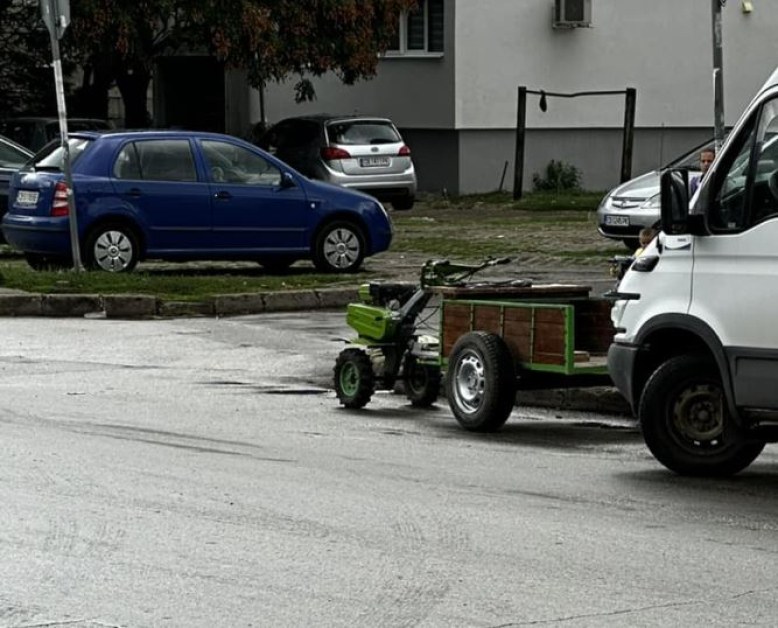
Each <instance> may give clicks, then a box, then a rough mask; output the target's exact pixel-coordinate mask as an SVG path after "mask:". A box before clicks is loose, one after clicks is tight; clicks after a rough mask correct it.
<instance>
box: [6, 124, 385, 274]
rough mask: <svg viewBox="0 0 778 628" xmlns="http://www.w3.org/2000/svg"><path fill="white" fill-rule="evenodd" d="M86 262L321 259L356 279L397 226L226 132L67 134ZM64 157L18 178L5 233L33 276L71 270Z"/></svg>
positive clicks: (374, 204)
mask: <svg viewBox="0 0 778 628" xmlns="http://www.w3.org/2000/svg"><path fill="white" fill-rule="evenodd" d="M68 141H69V152H70V155H71V163H72V172H73V187H74V197H75V205H76V215H77V226H78V235H79V242H80V247H81V254H82V257H83V261H84V263H85V265H86V266H87V267H88V268H92V269H100V270H105V271H110V272H126V271H130V270H132V269H133V268H134V267H135V265H136V264H137V263H138V261H139V260H143V259H147V258H154V259H164V260H171V261H172V260H205V259H209V260H214V259H215V260H254V261H257V262H259V263H261V264H262V265H263V266H265V267H266V268H269V269H282V268H285V267H287V266H289V265H290V264H292V263H293V262H294V261H296V260H299V259H312V260H313V262H314V264H315V265H316V267H317V268H318V269H319V270H321V271H325V272H353V271H356V270H357V269H358V268H359V267H360V264H361V263H362V260H363V259H364V257H365V256H367V255H373V254H374V253H378V252H380V251H384V250H386V249H387V248H388V247H389V244H390V242H391V239H392V224H391V221H390V219H389V215H388V214H387V212H386V210H385V209H384V207H383V206H382V205H381V203H380V202H378V201H377V200H376V199H374V198H372V197H370V196H368V195H366V194H362V193H360V192H356V191H352V190H348V189H345V188H342V187H338V186H333V185H329V184H326V183H322V182H318V181H311V180H309V179H307V178H306V177H304V176H302V175H301V174H300V173H298V172H296V171H295V170H294V169H292V168H291V167H289V166H288V165H286V164H285V163H283V162H282V161H280V160H278V159H276V158H275V157H273V156H272V155H269V154H268V153H266V152H264V151H262V150H261V149H259V148H257V147H256V146H253V145H252V144H249V143H248V142H245V141H243V140H240V139H238V138H235V137H230V136H227V135H219V134H215V133H200V132H188V131H125V132H112V133H98V132H89V131H84V132H81V133H73V134H71V136H70V138H69V140H68ZM63 153H64V151H63V149H62V147H61V146H60V145H59V143H57V142H53V143H51V144H49V145H48V146H47V147H46V148H44V150H42V151H41V152H39V153H38V154H37V155H35V157H34V158H33V159H32V160H31V161H29V162H28V163H27V164H26V166H25V167H24V168H23V169H22V170H20V171H19V172H17V173H16V174H15V175H14V178H13V180H12V182H11V188H10V195H9V208H8V213H7V214H6V216H5V218H4V219H3V222H2V229H3V232H4V233H5V237H6V238H7V240H8V242H9V244H11V245H12V246H13V247H15V248H17V249H19V250H21V251H23V252H24V254H25V256H26V258H27V261H28V262H29V264H30V265H31V266H32V267H33V268H45V267H49V266H51V265H55V266H56V265H70V263H71V253H70V251H71V245H70V238H69V219H68V201H67V186H66V184H65V181H64V178H63V174H62V171H61V168H62V165H63Z"/></svg>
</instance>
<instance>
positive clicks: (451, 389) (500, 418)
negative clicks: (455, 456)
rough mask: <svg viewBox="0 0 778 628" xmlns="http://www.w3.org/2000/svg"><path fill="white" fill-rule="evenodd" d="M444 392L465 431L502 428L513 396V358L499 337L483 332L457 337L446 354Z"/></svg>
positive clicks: (512, 401) (514, 385) (514, 396)
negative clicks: (447, 360) (446, 365)
mask: <svg viewBox="0 0 778 628" xmlns="http://www.w3.org/2000/svg"><path fill="white" fill-rule="evenodd" d="M446 394H447V396H448V403H449V406H450V407H451V411H452V412H453V413H454V416H455V417H456V420H457V421H459V424H460V425H461V426H462V427H464V428H465V429H466V430H470V431H472V432H491V431H495V430H498V429H499V428H500V427H502V425H503V424H504V423H505V421H507V420H508V417H509V416H510V414H511V410H512V409H513V405H514V402H515V399H516V375H515V371H514V368H513V359H512V358H511V354H510V351H508V347H507V346H506V345H505V342H503V340H502V338H500V337H499V336H497V335H496V334H491V333H487V332H483V331H472V332H470V333H467V334H465V335H464V336H462V337H460V338H459V340H457V341H456V343H455V344H454V347H453V349H452V350H451V355H450V356H449V363H448V373H447V375H446Z"/></svg>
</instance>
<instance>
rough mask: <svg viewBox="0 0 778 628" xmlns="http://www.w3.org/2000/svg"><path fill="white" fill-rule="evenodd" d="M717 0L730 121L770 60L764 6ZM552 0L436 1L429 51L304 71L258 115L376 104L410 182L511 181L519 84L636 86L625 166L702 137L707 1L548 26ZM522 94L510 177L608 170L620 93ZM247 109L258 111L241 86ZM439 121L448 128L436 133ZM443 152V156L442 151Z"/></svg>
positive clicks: (601, 185) (597, 14)
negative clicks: (312, 77)
mask: <svg viewBox="0 0 778 628" xmlns="http://www.w3.org/2000/svg"><path fill="white" fill-rule="evenodd" d="M753 5H754V10H753V12H752V13H749V14H745V13H743V12H742V10H741V2H740V1H737V0H731V1H730V2H728V3H727V4H726V6H725V7H724V8H723V44H724V46H723V47H724V87H725V97H724V104H725V122H726V124H727V125H728V126H731V125H733V124H734V123H735V122H736V120H737V118H738V117H739V115H740V112H741V111H742V109H743V108H744V107H745V106H746V104H747V103H748V101H749V100H750V98H751V97H752V95H753V94H754V92H755V91H756V90H757V89H758V87H759V86H760V85H761V84H762V83H763V81H764V80H765V79H766V78H767V76H768V75H769V74H770V72H771V71H772V69H773V68H774V66H775V64H776V63H778V40H776V39H775V37H774V35H775V33H776V32H778V8H777V7H774V6H773V0H770V3H767V2H754V3H753ZM552 8H553V1H552V0H489V1H488V2H475V1H474V0H448V1H447V3H446V29H447V30H446V42H445V52H444V54H443V56H442V57H430V58H422V59H407V58H386V59H382V60H381V62H380V63H379V67H378V75H377V76H376V78H375V79H373V80H371V81H364V82H360V83H358V84H357V85H355V86H352V87H344V86H343V85H342V84H341V83H340V82H339V81H338V80H337V79H336V78H334V77H332V76H329V77H325V78H323V79H321V80H317V81H315V86H316V91H317V99H316V100H315V101H314V102H312V103H304V104H296V103H294V97H293V90H292V83H291V82H288V83H286V84H283V85H273V86H270V87H269V88H268V90H267V94H266V110H267V116H268V119H269V120H270V121H271V122H273V121H276V120H278V119H280V118H282V117H286V116H290V115H298V114H300V113H310V112H314V111H331V112H350V111H358V112H364V113H373V114H382V115H387V116H389V117H391V118H392V119H393V120H394V121H395V122H396V124H397V125H398V126H399V127H400V128H401V130H402V131H403V134H404V136H405V139H406V140H408V143H409V145H411V148H412V150H413V152H414V161H415V163H416V166H417V171H418V175H419V187H420V189H421V190H425V191H433V192H437V191H440V190H442V189H443V188H446V189H447V191H449V192H450V193H470V192H485V191H491V190H495V189H497V188H498V187H499V185H500V181H501V179H502V172H503V170H504V169H505V163H506V162H508V168H507V175H506V177H505V180H504V181H503V186H504V188H505V189H512V182H513V176H512V173H513V156H514V144H515V126H516V104H517V90H518V86H519V85H525V86H527V87H529V88H530V89H536V90H540V89H543V90H546V91H549V92H563V93H572V92H579V91H592V90H624V89H626V88H627V87H634V88H635V89H636V90H637V106H636V119H635V124H636V130H635V140H634V154H633V173H635V174H638V173H640V172H643V171H645V170H650V169H652V168H655V167H657V166H659V165H661V164H662V163H664V162H666V161H667V160H669V159H670V158H672V157H673V156H675V155H676V154H678V153H680V152H683V151H685V150H686V149H688V148H690V147H692V146H694V145H696V144H698V143H700V142H701V141H703V140H704V139H706V138H709V137H711V136H712V134H713V131H712V125H713V81H712V72H711V58H712V44H711V3H710V0H694V1H692V0H650V2H648V1H647V0H592V27H591V28H578V29H569V30H558V29H557V30H555V29H552V27H551V21H552ZM538 102H539V100H538V97H537V96H532V95H530V97H529V98H528V102H527V119H526V124H527V144H526V151H525V169H524V181H525V189H526V186H528V185H531V178H532V174H533V173H535V172H539V171H541V170H542V169H543V168H545V166H546V164H547V163H548V161H549V160H550V159H557V160H559V159H561V160H564V161H567V162H568V163H571V164H572V165H575V166H576V167H578V168H580V169H581V170H582V173H583V185H584V187H586V188H588V189H607V188H609V187H611V186H613V185H615V184H616V183H618V181H619V175H620V160H621V143H622V140H621V128H622V125H623V121H624V96H623V95H612V96H594V97H581V98H575V99H559V98H549V99H548V108H547V111H546V112H542V111H541V110H540V108H539V107H538ZM250 112H251V114H250V115H251V119H252V121H256V120H258V119H259V109H258V98H257V97H256V93H254V94H253V95H252V96H251V108H250ZM444 131H448V133H446V132H444ZM454 149H455V150H457V153H456V154H455V155H453V156H452V154H451V153H450V152H444V151H451V150H454Z"/></svg>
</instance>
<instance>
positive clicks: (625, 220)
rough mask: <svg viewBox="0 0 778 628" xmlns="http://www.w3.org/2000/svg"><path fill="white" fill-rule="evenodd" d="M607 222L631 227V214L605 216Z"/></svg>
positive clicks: (616, 225)
mask: <svg viewBox="0 0 778 628" xmlns="http://www.w3.org/2000/svg"><path fill="white" fill-rule="evenodd" d="M605 224H606V225H610V226H611V227H629V216H605Z"/></svg>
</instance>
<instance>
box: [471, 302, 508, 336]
mask: <svg viewBox="0 0 778 628" xmlns="http://www.w3.org/2000/svg"><path fill="white" fill-rule="evenodd" d="M500 318H501V317H500V307H499V306H498V305H476V306H474V307H473V329H477V330H479V331H487V332H490V333H493V334H497V335H502V330H501V329H500Z"/></svg>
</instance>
